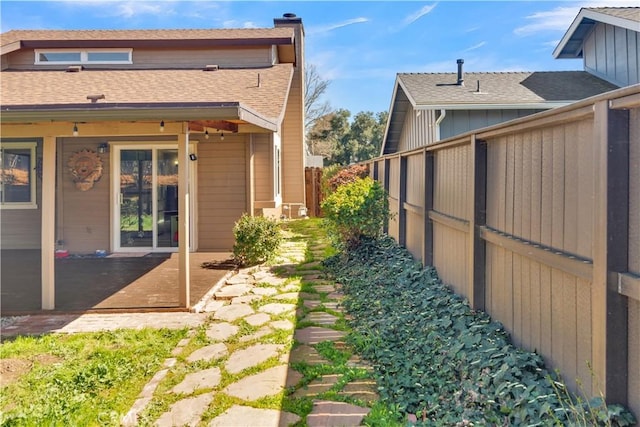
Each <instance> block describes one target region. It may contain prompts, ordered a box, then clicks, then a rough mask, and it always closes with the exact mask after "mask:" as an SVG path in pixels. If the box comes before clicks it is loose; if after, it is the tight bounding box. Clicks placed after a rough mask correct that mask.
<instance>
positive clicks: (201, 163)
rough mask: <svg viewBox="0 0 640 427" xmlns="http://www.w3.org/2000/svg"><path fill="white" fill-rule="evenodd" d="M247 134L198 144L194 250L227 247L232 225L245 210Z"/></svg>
mask: <svg viewBox="0 0 640 427" xmlns="http://www.w3.org/2000/svg"><path fill="white" fill-rule="evenodd" d="M248 143H249V142H248V136H247V135H237V134H236V135H229V136H226V135H225V140H224V142H222V141H216V142H215V144H199V146H198V179H197V183H198V212H197V215H198V250H201V251H230V250H231V249H232V247H233V243H234V239H233V225H234V223H235V222H236V221H237V220H238V218H240V216H241V215H242V214H243V213H244V212H246V211H247V194H246V167H247V160H246V158H245V157H246V156H245V152H246V144H248Z"/></svg>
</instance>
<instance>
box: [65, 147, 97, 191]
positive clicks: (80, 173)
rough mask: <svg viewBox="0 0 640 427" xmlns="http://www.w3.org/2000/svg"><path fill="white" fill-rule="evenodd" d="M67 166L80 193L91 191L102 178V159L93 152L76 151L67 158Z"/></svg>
mask: <svg viewBox="0 0 640 427" xmlns="http://www.w3.org/2000/svg"><path fill="white" fill-rule="evenodd" d="M67 165H68V166H69V171H70V172H71V175H73V182H75V183H76V188H77V189H78V190H80V191H87V190H91V189H92V188H93V184H94V183H96V182H97V181H99V180H100V178H101V177H102V159H101V158H100V156H98V153H96V152H95V151H91V150H82V151H78V152H77V153H74V154H73V155H72V156H71V157H70V158H69V162H68V163H67Z"/></svg>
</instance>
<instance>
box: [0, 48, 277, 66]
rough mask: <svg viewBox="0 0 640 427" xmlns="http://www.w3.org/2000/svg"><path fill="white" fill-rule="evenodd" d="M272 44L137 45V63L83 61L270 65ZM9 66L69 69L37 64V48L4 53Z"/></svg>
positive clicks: (178, 64)
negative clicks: (217, 45)
mask: <svg viewBox="0 0 640 427" xmlns="http://www.w3.org/2000/svg"><path fill="white" fill-rule="evenodd" d="M273 54H274V51H273V49H271V46H256V47H237V46H235V47H228V48H224V47H221V48H204V49H202V48H200V49H197V48H192V49H149V48H134V49H133V53H132V60H133V64H109V65H100V64H94V65H92V64H83V65H84V67H85V68H105V67H108V68H109V69H126V68H136V69H145V68H149V69H153V68H166V67H170V68H197V67H204V66H205V65H218V66H220V67H222V68H224V67H268V66H271V65H273V64H274V63H276V62H277V58H274V57H273ZM5 57H6V66H5V65H4V63H3V69H6V68H10V69H14V70H33V69H39V70H46V69H61V68H66V65H40V64H39V65H35V64H34V62H35V50H33V49H24V50H19V51H16V52H11V53H9V54H7V55H3V59H4V58H5Z"/></svg>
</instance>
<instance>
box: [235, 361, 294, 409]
mask: <svg viewBox="0 0 640 427" xmlns="http://www.w3.org/2000/svg"><path fill="white" fill-rule="evenodd" d="M287 371H288V368H287V365H278V366H274V367H273V368H269V369H267V370H266V371H262V372H260V373H259V374H255V375H251V376H248V377H245V378H243V379H241V380H240V381H238V382H235V383H233V384H230V385H229V386H227V388H225V389H224V390H223V393H225V394H228V395H229V396H233V397H237V398H238V399H242V400H247V401H252V400H256V399H260V398H262V397H265V396H273V395H275V394H278V393H280V392H281V391H282V390H283V389H284V386H285V384H286V383H287Z"/></svg>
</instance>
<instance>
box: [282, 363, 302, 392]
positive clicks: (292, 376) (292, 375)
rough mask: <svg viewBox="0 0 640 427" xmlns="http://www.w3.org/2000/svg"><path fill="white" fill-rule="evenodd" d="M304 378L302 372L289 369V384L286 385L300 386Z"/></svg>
mask: <svg viewBox="0 0 640 427" xmlns="http://www.w3.org/2000/svg"><path fill="white" fill-rule="evenodd" d="M285 363H286V362H285ZM302 378H304V375H302V374H301V373H300V372H298V371H296V370H295V369H291V368H289V370H288V371H287V383H286V384H285V385H286V386H287V387H294V386H296V385H298V383H299V382H300V380H302Z"/></svg>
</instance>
